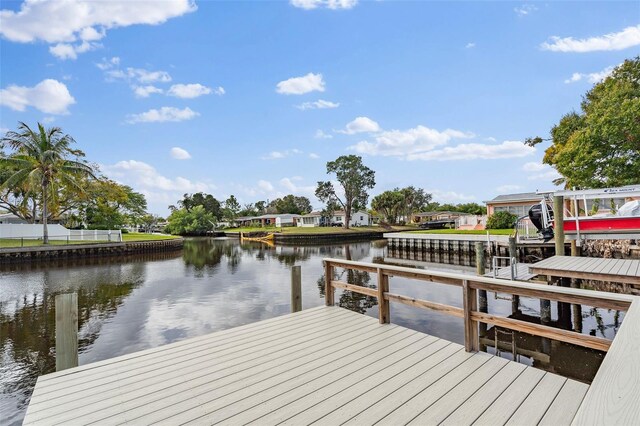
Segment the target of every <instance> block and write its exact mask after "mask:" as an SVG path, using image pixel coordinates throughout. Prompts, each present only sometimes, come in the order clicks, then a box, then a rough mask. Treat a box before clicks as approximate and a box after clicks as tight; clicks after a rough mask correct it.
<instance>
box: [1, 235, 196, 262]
mask: <svg viewBox="0 0 640 426" xmlns="http://www.w3.org/2000/svg"><path fill="white" fill-rule="evenodd" d="M183 244H184V240H183V239H182V238H176V239H172V240H160V241H130V242H124V243H95V244H71V245H65V246H38V247H16V248H5V249H0V263H13V262H39V261H46V260H50V259H65V258H85V257H102V256H122V255H129V254H138V253H154V252H161V251H172V250H180V249H182V246H183Z"/></svg>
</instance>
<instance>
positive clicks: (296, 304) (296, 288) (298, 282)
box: [291, 265, 302, 313]
mask: <svg viewBox="0 0 640 426" xmlns="http://www.w3.org/2000/svg"><path fill="white" fill-rule="evenodd" d="M301 310H302V270H301V267H300V265H296V266H293V267H292V268H291V313H294V312H300V311H301Z"/></svg>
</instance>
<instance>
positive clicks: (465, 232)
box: [410, 229, 515, 235]
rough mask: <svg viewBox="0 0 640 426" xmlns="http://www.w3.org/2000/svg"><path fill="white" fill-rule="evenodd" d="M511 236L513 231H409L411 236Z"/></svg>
mask: <svg viewBox="0 0 640 426" xmlns="http://www.w3.org/2000/svg"><path fill="white" fill-rule="evenodd" d="M487 231H489V235H511V234H513V232H514V231H515V230H514V229H487V230H483V229H468V230H462V229H425V230H421V231H411V232H410V233H411V234H458V235H487Z"/></svg>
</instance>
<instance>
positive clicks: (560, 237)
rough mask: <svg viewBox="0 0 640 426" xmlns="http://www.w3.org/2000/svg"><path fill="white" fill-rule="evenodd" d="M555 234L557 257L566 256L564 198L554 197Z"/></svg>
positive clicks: (560, 196)
mask: <svg viewBox="0 0 640 426" xmlns="http://www.w3.org/2000/svg"><path fill="white" fill-rule="evenodd" d="M553 233H554V240H555V243H556V256H564V197H563V196H562V195H559V196H558V195H556V196H554V197H553Z"/></svg>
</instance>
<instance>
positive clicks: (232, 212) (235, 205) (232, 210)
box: [224, 195, 242, 219]
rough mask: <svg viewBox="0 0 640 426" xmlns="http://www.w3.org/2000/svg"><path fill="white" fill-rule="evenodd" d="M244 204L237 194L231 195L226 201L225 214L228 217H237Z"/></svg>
mask: <svg viewBox="0 0 640 426" xmlns="http://www.w3.org/2000/svg"><path fill="white" fill-rule="evenodd" d="M241 208H242V206H241V205H240V203H239V202H238V200H237V199H236V197H235V196H233V195H230V196H229V198H227V199H226V200H225V202H224V215H225V216H226V217H227V218H228V219H235V218H236V216H238V212H239V211H240V209H241Z"/></svg>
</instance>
